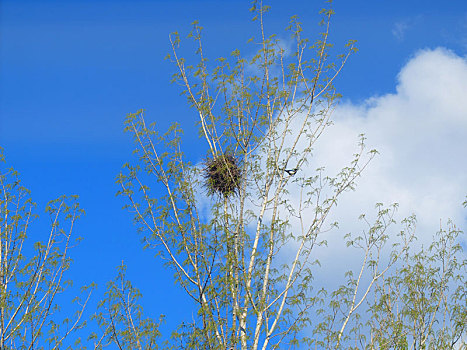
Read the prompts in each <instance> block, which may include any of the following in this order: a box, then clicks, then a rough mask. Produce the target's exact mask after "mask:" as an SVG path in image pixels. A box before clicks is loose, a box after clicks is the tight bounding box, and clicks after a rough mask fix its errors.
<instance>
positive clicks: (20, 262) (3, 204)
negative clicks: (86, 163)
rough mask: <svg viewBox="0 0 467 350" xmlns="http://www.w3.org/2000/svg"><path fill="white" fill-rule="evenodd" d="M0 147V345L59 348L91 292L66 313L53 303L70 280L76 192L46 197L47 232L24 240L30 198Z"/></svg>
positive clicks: (78, 319)
mask: <svg viewBox="0 0 467 350" xmlns="http://www.w3.org/2000/svg"><path fill="white" fill-rule="evenodd" d="M1 151H2V150H1V149H0V191H1V194H0V349H43V348H45V347H46V346H47V348H49V349H59V348H60V347H61V346H62V345H63V343H64V341H65V339H66V338H67V337H68V336H69V335H70V334H71V333H72V332H73V331H75V330H77V329H79V328H81V327H82V326H83V325H84V323H83V322H82V319H81V316H82V313H83V310H84V307H85V306H86V303H87V301H88V299H89V296H90V293H87V296H86V297H85V299H84V300H83V301H81V300H80V299H79V298H77V299H75V302H77V303H78V307H77V312H76V314H75V315H74V316H73V317H71V318H67V317H64V316H63V314H61V313H60V305H58V304H57V303H56V299H57V296H58V295H59V294H61V293H62V292H63V291H64V290H65V288H66V287H67V285H69V284H70V281H67V280H65V279H64V278H65V272H66V271H67V270H68V269H69V267H70V263H71V260H70V257H69V250H70V249H71V248H72V247H73V245H74V244H75V240H74V239H73V236H72V233H73V229H74V224H75V222H76V220H77V219H78V218H79V217H80V215H82V213H83V211H82V209H80V207H79V205H78V202H77V197H76V196H70V197H64V196H63V197H60V198H58V199H56V200H53V201H51V202H49V203H48V205H47V207H46V212H47V214H48V215H49V217H50V228H49V233H48V235H47V236H46V237H47V239H46V241H45V242H41V241H37V242H36V243H35V244H34V247H32V246H28V242H29V241H28V239H27V238H28V234H29V233H30V231H31V225H32V223H33V221H34V219H35V218H36V214H35V207H36V205H35V203H34V202H33V201H32V200H31V197H30V193H29V191H28V190H27V189H26V188H25V187H23V186H22V184H21V181H20V179H19V176H18V173H17V172H16V171H14V170H13V169H11V168H9V169H8V168H5V166H4V158H3V153H1Z"/></svg>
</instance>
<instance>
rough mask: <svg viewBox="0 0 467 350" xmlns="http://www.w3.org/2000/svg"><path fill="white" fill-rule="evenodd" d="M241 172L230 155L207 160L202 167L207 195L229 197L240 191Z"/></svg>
mask: <svg viewBox="0 0 467 350" xmlns="http://www.w3.org/2000/svg"><path fill="white" fill-rule="evenodd" d="M241 177H242V176H241V171H240V167H239V165H238V160H237V159H236V158H235V157H234V156H232V155H230V154H220V155H217V156H215V157H214V158H210V159H209V158H208V159H207V160H206V162H205V167H204V179H205V181H206V187H207V189H208V191H209V194H215V193H217V194H220V195H222V196H223V197H229V196H231V195H234V194H237V193H238V191H239V189H240V181H241Z"/></svg>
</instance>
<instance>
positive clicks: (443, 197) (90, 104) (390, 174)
mask: <svg viewBox="0 0 467 350" xmlns="http://www.w3.org/2000/svg"><path fill="white" fill-rule="evenodd" d="M269 3H270V4H271V6H272V9H271V11H270V13H269V15H268V16H267V18H266V31H267V33H269V34H272V33H277V34H278V35H279V37H280V38H284V39H286V38H287V36H286V33H285V31H284V28H285V27H286V26H287V23H288V20H289V17H290V16H292V15H295V14H298V15H299V16H300V18H301V20H302V22H303V23H304V28H305V33H306V34H307V35H309V36H310V37H311V38H312V39H313V38H314V37H313V36H314V35H316V33H317V32H318V30H319V27H318V26H317V22H318V20H319V18H318V16H317V12H318V11H319V9H320V8H321V7H322V2H321V1H309V0H307V1H301V0H293V1H280V0H273V1H270V2H269ZM0 6H1V8H0V16H1V17H0V21H1V22H0V23H1V24H0V40H1V44H0V146H1V147H3V148H4V153H5V155H6V158H7V163H8V165H11V166H13V167H14V168H15V169H17V170H18V171H19V172H20V174H21V179H22V181H23V184H24V185H25V186H26V187H28V188H29V189H31V191H32V197H33V199H34V200H35V201H36V202H37V203H38V213H40V214H42V213H43V208H44V205H45V203H46V202H47V201H49V200H51V199H54V198H56V197H58V196H60V195H62V194H78V195H79V196H80V203H81V205H82V207H83V208H84V209H85V210H86V216H85V217H83V218H82V219H81V220H80V222H79V224H78V225H77V227H76V232H77V234H79V235H81V236H82V237H83V238H84V240H83V241H82V243H81V244H80V246H79V247H77V248H76V249H74V251H73V252H72V256H73V258H74V265H73V267H72V269H71V271H70V274H69V277H70V278H71V279H73V280H74V282H75V285H76V286H81V285H83V284H88V283H90V282H91V281H94V282H96V283H98V285H99V290H98V291H97V292H96V293H95V295H94V300H98V299H99V297H100V296H101V295H102V292H103V287H104V285H105V283H106V282H107V281H108V280H110V279H112V278H113V277H114V275H115V268H116V266H117V265H118V264H120V262H121V261H122V260H124V261H125V263H126V264H127V265H128V278H129V279H130V280H131V281H132V282H133V283H134V284H135V285H136V286H137V287H138V288H140V290H141V291H142V293H143V295H144V298H143V301H142V303H143V305H144V307H145V311H146V313H147V314H148V315H149V316H154V317H157V315H159V314H165V315H167V324H168V326H170V325H171V324H173V323H174V322H177V321H178V320H179V319H180V316H181V315H182V317H189V318H190V317H191V316H190V314H191V311H190V310H189V308H187V307H186V306H187V305H188V304H187V303H189V301H188V300H187V298H186V297H185V295H184V293H183V292H182V291H180V290H179V289H178V287H177V286H174V284H173V282H172V281H173V279H172V274H171V272H168V271H166V270H165V269H163V268H162V267H161V264H160V263H159V261H158V260H156V259H154V258H153V252H150V251H142V247H141V244H140V242H139V238H138V236H137V234H136V233H135V229H134V227H133V225H132V220H131V217H130V215H129V214H128V213H127V212H125V211H123V210H122V209H121V207H122V206H123V205H124V202H123V199H122V198H116V197H115V193H116V191H117V190H118V188H117V186H116V185H115V177H116V175H117V174H118V172H119V170H120V168H121V166H122V164H123V163H125V162H127V161H129V160H130V159H131V151H132V149H133V144H132V140H131V139H130V137H129V135H125V134H124V133H123V120H124V118H125V115H126V114H127V113H132V112H135V111H136V110H138V109H140V108H144V109H146V111H147V112H146V116H147V119H148V120H150V121H156V122H157V125H158V126H159V128H160V130H165V129H166V128H167V127H168V126H169V125H170V123H171V122H173V121H178V122H179V123H180V124H181V126H182V127H183V128H184V130H185V136H184V146H185V151H186V152H187V156H188V158H189V159H190V160H192V161H193V162H198V161H199V160H200V159H201V158H202V157H203V156H204V145H198V138H197V131H196V130H195V128H194V121H195V120H196V113H194V111H193V110H190V109H189V108H188V106H187V105H186V103H185V99H184V98H183V97H181V96H180V95H179V94H180V89H179V87H178V86H177V85H173V84H170V79H171V74H173V73H175V67H174V66H173V65H172V64H171V63H170V62H168V61H165V60H164V57H165V55H166V54H167V53H169V52H170V43H169V41H168V35H169V33H170V32H173V31H179V32H180V33H181V34H182V37H183V36H185V35H186V34H188V32H189V30H190V23H191V22H192V21H193V20H199V21H200V24H201V25H202V26H203V27H204V28H205V30H204V46H205V53H206V54H207V56H208V57H210V58H211V59H212V60H214V59H215V58H216V57H219V56H226V55H229V54H230V52H231V51H232V50H233V49H235V48H240V49H241V50H242V51H243V52H245V53H249V52H253V51H252V50H253V48H252V47H251V46H247V45H246V41H247V39H249V38H250V37H251V36H252V35H256V34H257V26H256V24H255V23H254V22H251V14H250V13H249V11H248V9H249V7H250V2H249V1H240V0H237V1H222V0H217V1H205V0H199V1H188V0H185V1H181V0H172V1H168V0H167V1H138V0H132V1H129V0H127V1H123V0H120V1H119V0H112V1H110V0H109V1H105V0H102V1H95V0H93V1H91V0H88V1H85V0H69V1H63V0H61V1H38V0H35V1H25V0H14V1H11V0H3V1H1V2H0ZM334 8H335V11H336V15H335V17H334V20H333V24H332V26H331V32H332V34H331V41H332V42H334V43H335V44H336V46H337V47H343V45H344V44H345V42H347V40H348V39H356V40H358V44H357V46H358V48H359V52H358V53H357V54H355V55H354V56H353V57H351V59H350V61H349V62H348V64H347V65H346V67H345V68H344V71H343V72H342V74H341V76H340V78H339V79H338V81H337V84H336V86H337V88H338V90H339V92H340V93H342V94H343V96H344V97H343V100H342V103H341V105H340V107H339V108H338V109H337V111H336V113H335V127H334V128H333V129H332V130H331V131H330V132H329V134H328V136H327V138H324V139H323V144H322V147H321V149H319V150H318V151H319V152H317V154H316V157H317V158H316V159H317V162H322V163H323V164H326V165H328V166H329V168H330V169H332V168H333V167H336V169H337V167H338V166H339V165H342V161H344V160H345V159H348V156H349V154H347V153H346V152H347V151H348V150H349V149H350V148H351V147H349V145H354V144H355V142H356V140H357V135H358V134H359V133H361V132H365V133H366V134H367V137H368V143H369V145H370V146H371V147H374V148H377V149H378V150H380V153H381V154H380V156H379V157H378V158H377V159H376V160H375V162H374V164H373V165H372V167H370V170H369V171H368V174H367V175H368V176H367V178H366V179H365V177H364V178H363V179H362V184H361V186H360V187H359V189H358V190H357V192H355V193H354V194H346V197H345V198H344V199H343V203H342V205H340V207H339V208H338V211H337V212H336V215H337V216H339V215H340V217H343V218H344V219H345V220H353V219H355V218H356V217H357V216H358V214H360V213H361V212H363V211H366V210H369V208H372V206H373V205H374V203H375V202H377V201H384V202H385V203H389V202H392V201H398V202H399V203H400V205H401V210H400V215H401V217H402V216H404V215H410V214H411V213H412V212H415V213H417V215H419V218H420V221H419V225H420V232H421V233H422V235H423V237H425V238H427V237H431V235H432V234H433V233H434V231H436V229H437V227H439V220H440V219H443V220H445V219H447V218H448V217H450V218H453V219H454V220H455V222H456V223H457V224H458V225H459V226H460V227H461V228H465V227H466V216H465V210H463V209H462V206H461V203H462V201H463V198H464V197H465V195H467V175H466V174H467V165H466V164H467V162H466V158H467V157H466V153H467V141H466V140H467V98H466V97H467V61H466V55H467V4H466V3H465V1H464V0H451V1H449V2H444V1H426V0H425V1H418V0H414V1H409V2H408V1H399V0H395V1H390V2H389V1H363V0H355V1H343V0H340V1H335V3H334ZM186 47H187V48H186V49H182V53H183V55H184V56H186V57H193V55H192V51H191V48H190V47H189V45H187V46H186ZM350 155H351V153H350ZM344 163H345V162H344ZM356 204H358V205H356ZM43 216H44V215H43ZM433 225H434V227H433ZM436 225H437V226H436ZM349 227H352V226H349ZM46 233H47V220H46V219H45V216H44V219H39V220H38V221H37V222H36V223H35V225H34V226H33V227H32V228H31V232H30V236H31V238H32V239H34V240H37V239H43V237H44V235H45V234H46ZM427 239H428V238H427ZM333 254H335V252H334V253H333ZM91 311H92V310H91Z"/></svg>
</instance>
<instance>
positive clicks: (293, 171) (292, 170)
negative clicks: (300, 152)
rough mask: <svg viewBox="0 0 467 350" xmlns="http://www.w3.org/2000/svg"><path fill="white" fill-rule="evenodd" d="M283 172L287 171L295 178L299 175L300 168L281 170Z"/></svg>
mask: <svg viewBox="0 0 467 350" xmlns="http://www.w3.org/2000/svg"><path fill="white" fill-rule="evenodd" d="M281 170H284V171H285V172H286V173H287V174H288V175H290V176H294V175H295V174H296V173H297V171H298V168H293V169H285V168H283V169H281Z"/></svg>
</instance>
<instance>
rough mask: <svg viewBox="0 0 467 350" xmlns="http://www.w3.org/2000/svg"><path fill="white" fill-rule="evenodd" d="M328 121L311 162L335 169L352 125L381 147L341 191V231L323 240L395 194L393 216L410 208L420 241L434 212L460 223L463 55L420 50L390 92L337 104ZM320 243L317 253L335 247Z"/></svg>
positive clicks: (466, 125)
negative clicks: (356, 178)
mask: <svg viewBox="0 0 467 350" xmlns="http://www.w3.org/2000/svg"><path fill="white" fill-rule="evenodd" d="M334 123H335V125H333V126H332V127H330V128H329V129H328V130H327V132H326V133H325V134H323V136H322V139H320V140H319V141H318V145H317V147H316V152H315V158H314V160H313V162H315V163H316V164H317V165H324V166H326V167H327V169H328V170H329V171H330V172H334V173H335V172H336V171H337V170H338V169H340V168H341V167H342V166H343V165H344V164H345V161H344V160H345V159H347V160H348V159H350V158H351V156H352V153H353V151H354V150H355V149H356V147H355V144H356V140H357V135H358V134H359V133H365V135H366V136H367V144H368V145H369V146H370V147H371V148H376V149H377V150H378V151H379V152H380V154H379V155H378V156H377V157H376V158H375V159H374V160H373V161H372V162H371V163H370V165H369V167H368V168H367V170H366V171H365V173H364V174H363V176H362V178H361V179H360V180H359V184H358V187H357V190H356V191H355V192H349V193H345V194H344V195H343V197H342V198H341V202H340V203H339V204H338V207H337V208H336V210H335V211H334V213H333V218H335V219H338V220H339V222H340V223H341V225H340V227H341V229H340V231H341V232H339V233H336V232H334V233H331V235H330V236H329V238H328V241H329V242H332V241H335V240H336V239H337V238H338V237H337V234H345V233H347V232H349V231H353V232H355V231H357V230H359V229H360V226H359V225H358V224H357V223H356V220H355V219H356V218H357V217H358V216H359V214H361V213H365V212H366V213H370V212H373V213H375V210H374V209H373V207H374V204H375V203H377V202H383V203H384V204H386V205H389V204H391V203H393V202H398V203H399V204H400V207H399V211H398V218H399V219H402V218H403V217H407V216H409V215H411V214H412V213H414V214H416V215H417V221H418V224H417V236H418V239H419V242H421V243H424V244H428V243H429V242H430V241H431V238H432V236H433V234H434V233H435V232H436V231H437V230H438V229H439V227H440V220H442V221H443V223H445V222H446V220H447V219H448V218H451V219H452V220H453V221H454V223H456V224H457V225H458V227H460V228H464V229H465V228H466V226H467V225H466V211H465V209H464V208H463V207H462V202H463V201H464V199H465V196H466V195H467V60H466V59H465V58H462V57H459V56H457V55H455V54H454V53H452V52H450V51H448V50H446V49H442V48H438V49H436V50H424V51H420V52H418V53H417V54H416V55H415V56H414V57H413V58H412V59H410V61H409V62H408V63H407V64H406V65H405V66H404V68H403V69H402V70H401V72H400V73H399V76H398V83H397V87H396V93H394V94H387V95H383V96H377V97H372V98H369V99H368V100H367V101H365V102H364V103H362V104H354V103H352V102H347V103H344V104H341V105H340V106H339V107H338V108H337V109H336V111H335V113H334ZM316 164H315V165H316ZM355 233H358V232H355ZM341 248H342V247H341ZM339 249H340V248H339ZM342 249H343V248H342ZM327 251H328V252H327V253H325V252H323V254H324V256H323V257H325V256H326V255H328V254H336V250H335V249H331V250H330V249H328V250H327Z"/></svg>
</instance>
